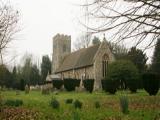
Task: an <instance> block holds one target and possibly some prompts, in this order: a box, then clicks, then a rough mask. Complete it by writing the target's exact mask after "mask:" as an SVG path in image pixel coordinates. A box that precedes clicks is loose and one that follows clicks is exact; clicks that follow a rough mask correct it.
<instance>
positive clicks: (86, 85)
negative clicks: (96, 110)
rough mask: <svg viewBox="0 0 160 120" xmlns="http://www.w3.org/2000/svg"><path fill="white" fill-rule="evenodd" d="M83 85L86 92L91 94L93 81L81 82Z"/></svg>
mask: <svg viewBox="0 0 160 120" xmlns="http://www.w3.org/2000/svg"><path fill="white" fill-rule="evenodd" d="M83 85H84V87H85V89H86V90H87V91H89V92H90V93H92V91H93V87H94V79H86V80H83Z"/></svg>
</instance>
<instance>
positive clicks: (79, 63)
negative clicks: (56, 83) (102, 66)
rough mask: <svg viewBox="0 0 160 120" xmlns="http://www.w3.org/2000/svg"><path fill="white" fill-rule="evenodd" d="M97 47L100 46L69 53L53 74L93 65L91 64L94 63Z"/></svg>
mask: <svg viewBox="0 0 160 120" xmlns="http://www.w3.org/2000/svg"><path fill="white" fill-rule="evenodd" d="M99 46H100V44H97V45H94V46H91V47H88V48H82V49H80V50H78V51H75V52H72V53H70V54H69V55H67V56H66V57H65V58H64V60H63V62H62V64H61V66H60V67H59V68H58V69H57V70H56V71H55V73H59V72H63V71H68V70H72V69H78V68H83V67H86V66H91V65H93V62H94V61H93V58H94V56H95V54H96V52H97V50H98V48H99Z"/></svg>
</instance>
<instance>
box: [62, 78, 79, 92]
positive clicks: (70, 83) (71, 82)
mask: <svg viewBox="0 0 160 120" xmlns="http://www.w3.org/2000/svg"><path fill="white" fill-rule="evenodd" d="M79 84H80V80H77V79H72V78H66V79H64V87H65V89H66V90H67V91H74V90H75V88H76V87H78V86H79Z"/></svg>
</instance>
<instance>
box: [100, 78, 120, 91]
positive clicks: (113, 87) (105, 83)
mask: <svg viewBox="0 0 160 120" xmlns="http://www.w3.org/2000/svg"><path fill="white" fill-rule="evenodd" d="M101 82H102V88H103V90H104V91H105V92H109V93H110V94H115V93H116V91H117V88H118V81H117V80H113V79H111V78H107V79H103V80H102V81H101Z"/></svg>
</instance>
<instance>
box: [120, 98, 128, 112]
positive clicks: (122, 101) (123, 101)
mask: <svg viewBox="0 0 160 120" xmlns="http://www.w3.org/2000/svg"><path fill="white" fill-rule="evenodd" d="M128 104H129V102H128V97H127V96H121V97H120V108H121V111H122V113H124V114H128V112H129V110H128Z"/></svg>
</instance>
